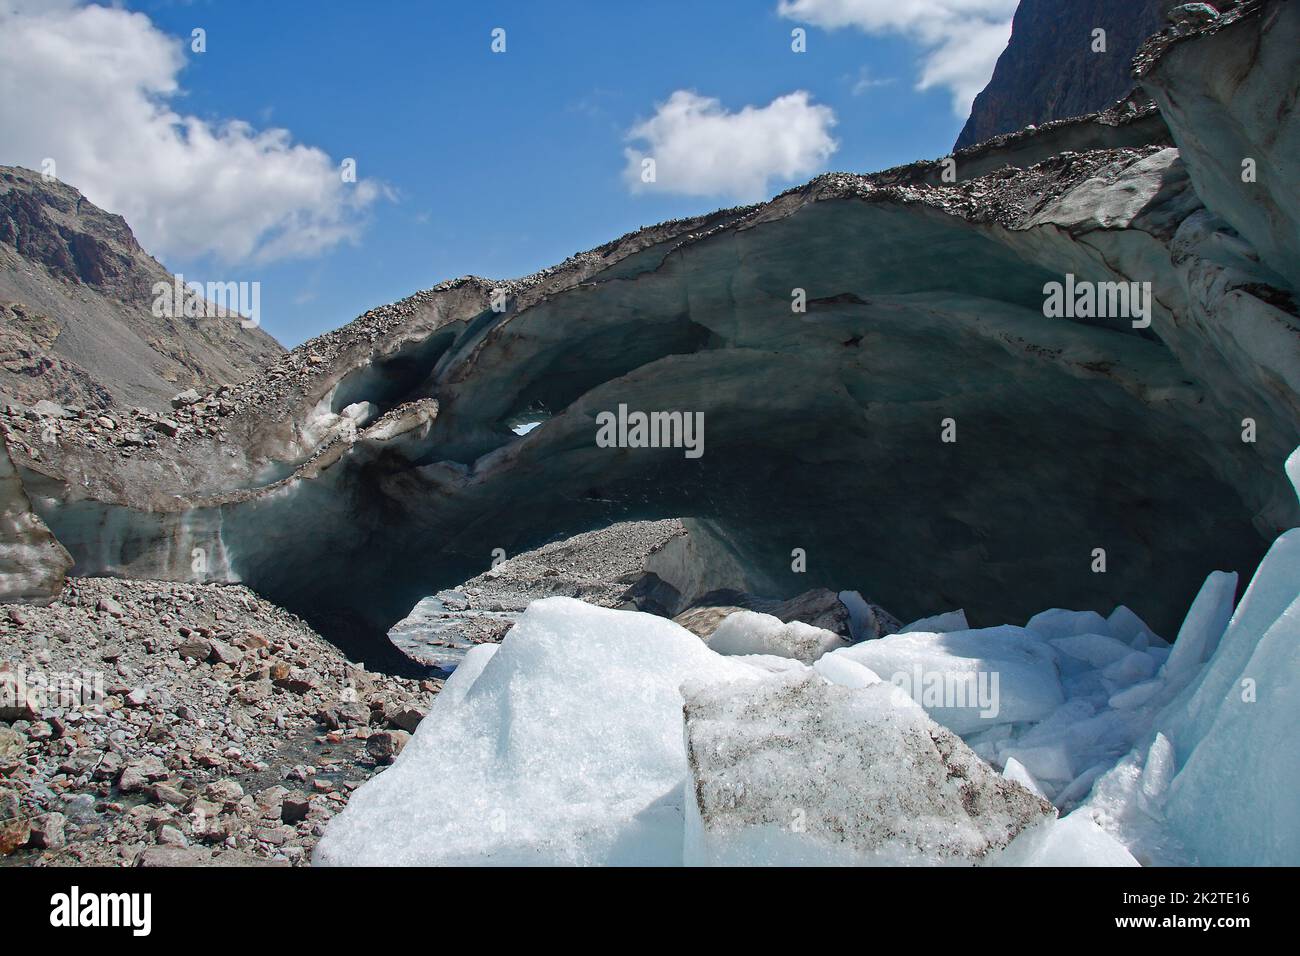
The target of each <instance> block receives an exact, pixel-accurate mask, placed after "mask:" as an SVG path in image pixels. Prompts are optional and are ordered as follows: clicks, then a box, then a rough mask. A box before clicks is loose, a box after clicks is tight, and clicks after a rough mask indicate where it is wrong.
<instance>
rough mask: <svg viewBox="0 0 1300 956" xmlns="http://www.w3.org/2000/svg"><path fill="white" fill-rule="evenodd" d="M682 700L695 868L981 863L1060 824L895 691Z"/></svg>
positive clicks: (803, 690) (823, 685)
mask: <svg viewBox="0 0 1300 956" xmlns="http://www.w3.org/2000/svg"><path fill="white" fill-rule="evenodd" d="M682 690H683V696H684V698H685V714H686V744H687V758H688V762H689V765H690V774H691V775H690V780H689V782H688V784H687V794H686V802H687V813H686V842H685V861H686V863H687V864H706V865H727V864H746V865H774V864H782V865H791V864H794V865H797V864H805V865H807V864H813V865H836V864H861V863H873V864H882V863H898V864H902V863H912V864H917V863H920V864H939V863H952V862H957V863H960V862H974V861H976V860H979V859H980V858H982V857H984V856H985V855H986V854H988V853H989V852H990V851H992V850H994V849H996V848H998V847H1002V846H1005V845H1006V844H1007V842H1008V841H1010V840H1011V839H1012V838H1013V837H1014V836H1015V835H1016V834H1018V833H1019V832H1020V831H1021V830H1022V829H1024V828H1025V827H1026V826H1028V825H1030V824H1031V823H1033V822H1035V821H1037V820H1041V819H1044V818H1046V817H1049V816H1050V815H1052V814H1054V813H1055V811H1054V810H1053V808H1052V807H1051V805H1050V804H1049V803H1047V802H1046V801H1044V800H1043V799H1041V798H1040V797H1037V796H1035V795H1034V794H1032V793H1030V792H1029V791H1028V790H1026V789H1025V788H1024V787H1022V786H1020V785H1019V784H1017V783H1014V782H1012V781H1010V780H1007V779H1004V778H1003V777H1002V776H1000V775H999V774H998V773H997V772H996V771H995V770H993V769H992V768H991V767H989V766H988V765H987V764H985V763H984V762H983V761H982V760H980V759H979V758H978V757H977V756H976V755H975V754H974V753H973V752H971V750H970V748H968V747H967V746H966V745H965V744H963V743H962V742H961V740H960V739H959V738H957V737H956V736H954V735H953V734H952V733H950V732H949V731H947V730H945V729H944V728H942V727H940V726H939V725H938V724H936V723H935V722H934V721H932V720H931V719H930V718H929V717H927V716H926V714H925V712H924V711H923V710H922V709H921V708H920V707H919V706H917V705H916V704H915V703H914V702H913V701H912V700H910V699H909V698H908V697H907V696H906V695H905V694H903V693H902V692H901V691H899V690H898V689H897V688H895V687H893V686H891V685H889V684H885V683H880V684H876V685H873V686H871V687H864V688H858V689H849V688H846V687H840V686H838V685H835V684H831V683H828V682H827V681H825V680H823V679H822V678H821V677H820V676H819V675H817V674H815V673H807V672H805V673H803V674H784V675H780V676H778V677H774V678H771V679H768V680H764V681H758V682H742V681H736V682H731V683H724V684H718V683H704V682H698V681H691V682H688V683H687V684H686V685H685V686H684V687H683V689H682Z"/></svg>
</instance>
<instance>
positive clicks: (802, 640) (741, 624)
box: [708, 611, 849, 664]
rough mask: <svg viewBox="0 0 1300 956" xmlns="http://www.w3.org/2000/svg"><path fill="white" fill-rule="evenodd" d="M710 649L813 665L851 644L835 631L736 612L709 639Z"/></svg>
mask: <svg viewBox="0 0 1300 956" xmlns="http://www.w3.org/2000/svg"><path fill="white" fill-rule="evenodd" d="M708 644H709V648H710V649H711V650H714V651H717V652H718V653H719V654H727V655H736V654H771V655H773V656H775V657H788V658H791V659H792V660H796V661H802V662H803V663H805V664H811V663H812V662H813V661H815V660H817V658H819V657H821V656H822V655H823V654H825V653H827V652H828V651H833V650H835V649H836V648H840V647H848V646H849V644H848V641H846V640H844V638H842V637H840V636H839V635H838V634H836V633H835V632H833V631H827V630H823V629H822V628H820V627H813V626H812V625H811V624H804V623H803V622H802V621H791V622H789V623H788V624H787V623H785V622H784V621H782V620H781V619H780V618H778V617H773V616H772V615H771V614H759V613H757V612H756V611H736V612H735V613H733V614H728V615H727V617H726V619H725V620H723V622H722V623H721V624H719V625H718V629H717V630H716V631H714V632H713V634H712V635H710V637H709V639H708Z"/></svg>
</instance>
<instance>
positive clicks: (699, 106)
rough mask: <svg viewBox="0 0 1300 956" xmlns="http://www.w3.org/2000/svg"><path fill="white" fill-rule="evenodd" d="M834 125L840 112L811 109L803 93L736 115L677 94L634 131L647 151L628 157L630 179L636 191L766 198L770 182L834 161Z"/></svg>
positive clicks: (717, 104) (713, 101) (686, 92)
mask: <svg viewBox="0 0 1300 956" xmlns="http://www.w3.org/2000/svg"><path fill="white" fill-rule="evenodd" d="M834 125H835V112H834V110H832V109H831V108H830V107H829V106H817V105H814V104H813V103H811V102H809V96H808V94H807V93H806V92H804V91H803V90H796V91H795V92H793V93H789V94H787V95H785V96H779V97H777V98H776V99H774V100H773V101H772V102H771V103H769V104H768V105H767V106H762V107H755V106H746V107H745V108H744V109H741V110H740V111H739V112H735V113H728V112H727V111H726V110H725V109H724V108H723V106H722V104H721V103H720V102H719V101H718V100H716V99H713V98H712V97H707V96H700V95H699V94H697V93H693V92H691V91H689V90H678V91H677V92H675V93H673V95H672V96H670V97H668V100H667V101H666V102H664V103H660V104H659V106H658V108H657V110H656V112H655V115H654V116H652V117H650V119H648V120H645V121H644V122H641V123H638V124H637V125H636V126H634V127H632V129H631V130H629V131H628V139H629V140H630V141H633V142H640V143H641V144H643V146H642V148H631V147H629V148H627V149H625V150H624V151H623V154H624V156H625V157H626V158H627V167H626V169H625V170H624V178H625V180H626V181H627V184H628V186H629V187H630V188H631V189H632V191H633V192H650V191H659V192H670V193H678V194H682V195H687V196H720V195H721V196H731V197H734V198H736V199H740V200H742V201H753V200H757V199H762V198H765V197H766V196H767V195H768V194H769V188H768V182H769V180H773V179H775V180H778V181H784V182H788V181H789V180H792V179H798V178H802V177H805V176H807V175H809V174H810V173H813V172H815V171H817V169H818V168H819V167H820V166H821V165H822V164H823V163H824V162H825V161H826V160H827V159H829V158H830V156H831V154H832V153H834V152H835V149H836V147H837V146H838V144H837V143H836V142H835V140H834V139H832V138H831V135H830V130H831V127H833V126H834ZM647 158H651V159H653V160H654V162H655V181H654V182H649V183H647V182H643V180H642V161H643V160H644V159H647Z"/></svg>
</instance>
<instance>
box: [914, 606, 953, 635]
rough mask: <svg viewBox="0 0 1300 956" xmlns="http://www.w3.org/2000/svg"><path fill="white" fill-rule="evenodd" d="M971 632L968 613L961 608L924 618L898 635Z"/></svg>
mask: <svg viewBox="0 0 1300 956" xmlns="http://www.w3.org/2000/svg"><path fill="white" fill-rule="evenodd" d="M969 630H970V625H969V624H968V623H966V611H965V610H964V609H962V608H959V609H957V610H956V611H947V612H945V613H943V614H936V615H934V616H933V617H923V618H921V619H920V620H919V621H913V622H912V623H911V624H909V625H907V626H906V627H904V628H901V629H900V630H899V632H898V633H899V634H911V633H913V632H914V631H921V632H923V633H926V634H947V633H948V632H949V631H969Z"/></svg>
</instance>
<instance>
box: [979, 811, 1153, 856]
mask: <svg viewBox="0 0 1300 956" xmlns="http://www.w3.org/2000/svg"><path fill="white" fill-rule="evenodd" d="M989 863H990V865H992V866H1138V865H1140V864H1139V863H1138V861H1137V860H1135V859H1134V858H1133V854H1131V853H1129V851H1128V850H1127V849H1125V847H1124V844H1122V843H1120V842H1119V841H1118V840H1116V839H1115V838H1114V837H1113V836H1111V835H1110V834H1109V833H1107V832H1106V831H1105V830H1103V829H1102V828H1101V827H1099V826H1097V824H1096V822H1095V821H1094V820H1093V819H1092V818H1091V817H1090V816H1088V814H1087V813H1086V812H1084V811H1075V812H1074V813H1071V814H1070V815H1069V816H1066V817H1062V818H1061V819H1059V820H1044V821H1043V822H1042V823H1039V824H1038V825H1036V826H1034V827H1032V828H1030V829H1028V830H1026V831H1025V832H1024V833H1022V834H1020V836H1018V837H1016V839H1015V840H1014V841H1012V843H1011V845H1010V846H1008V847H1007V848H1006V849H1005V850H1003V851H1002V852H1001V853H998V854H997V855H996V856H994V857H991V858H990V860H989Z"/></svg>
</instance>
